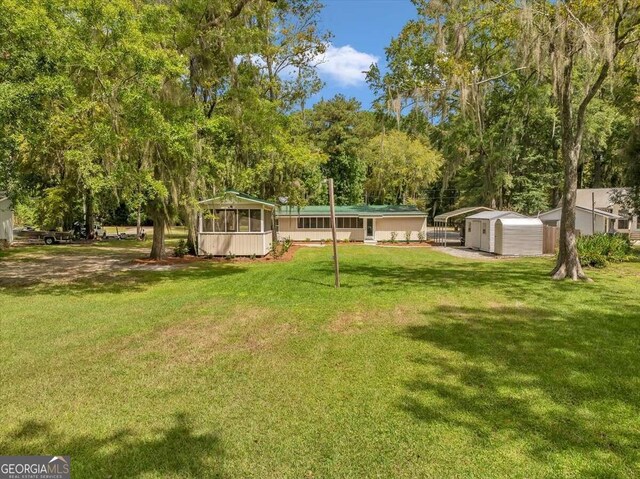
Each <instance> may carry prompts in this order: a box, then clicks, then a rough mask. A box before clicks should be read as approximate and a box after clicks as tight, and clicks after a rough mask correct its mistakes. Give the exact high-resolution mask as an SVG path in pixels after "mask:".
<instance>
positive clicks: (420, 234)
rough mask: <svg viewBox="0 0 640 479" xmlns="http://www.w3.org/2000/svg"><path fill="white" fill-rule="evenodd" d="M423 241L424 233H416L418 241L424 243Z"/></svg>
mask: <svg viewBox="0 0 640 479" xmlns="http://www.w3.org/2000/svg"><path fill="white" fill-rule="evenodd" d="M425 239H426V238H425V235H424V231H418V241H419V242H420V243H424V241H425Z"/></svg>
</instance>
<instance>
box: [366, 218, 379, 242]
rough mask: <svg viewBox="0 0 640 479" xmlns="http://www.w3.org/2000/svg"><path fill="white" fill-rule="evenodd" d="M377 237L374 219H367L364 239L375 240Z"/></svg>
mask: <svg viewBox="0 0 640 479" xmlns="http://www.w3.org/2000/svg"><path fill="white" fill-rule="evenodd" d="M375 236H376V230H375V225H374V223H373V218H367V219H366V220H365V228H364V237H365V239H374V238H375Z"/></svg>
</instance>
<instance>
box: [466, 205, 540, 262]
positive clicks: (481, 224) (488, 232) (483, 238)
mask: <svg viewBox="0 0 640 479" xmlns="http://www.w3.org/2000/svg"><path fill="white" fill-rule="evenodd" d="M500 218H523V215H521V214H520V213H515V212H514V211H482V212H480V213H476V214H473V215H471V216H467V217H466V218H465V233H464V235H465V236H464V237H465V241H464V245H465V246H466V247H468V248H473V249H477V250H480V251H486V252H488V253H495V252H496V251H495V242H496V231H495V225H496V221H497V220H498V219H500ZM541 235H542V233H541ZM541 237H542V236H541Z"/></svg>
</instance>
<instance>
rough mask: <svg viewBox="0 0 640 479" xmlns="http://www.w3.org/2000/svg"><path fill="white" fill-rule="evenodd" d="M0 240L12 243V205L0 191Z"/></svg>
mask: <svg viewBox="0 0 640 479" xmlns="http://www.w3.org/2000/svg"><path fill="white" fill-rule="evenodd" d="M0 242H7V243H9V244H11V243H13V205H12V204H11V200H10V199H9V198H8V197H7V196H6V195H5V194H3V193H0Z"/></svg>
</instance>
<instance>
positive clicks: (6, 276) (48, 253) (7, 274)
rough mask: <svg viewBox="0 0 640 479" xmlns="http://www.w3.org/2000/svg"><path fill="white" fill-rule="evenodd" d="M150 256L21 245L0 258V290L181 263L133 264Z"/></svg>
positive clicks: (139, 250)
mask: <svg viewBox="0 0 640 479" xmlns="http://www.w3.org/2000/svg"><path fill="white" fill-rule="evenodd" d="M148 254H149V249H148V248H143V247H131V248H128V247H110V246H102V245H100V246H96V245H84V244H83V245H80V244H77V245H56V246H49V247H42V246H23V247H19V248H16V249H15V250H13V251H11V250H10V254H9V255H8V256H7V257H5V258H2V259H0V287H5V288H6V287H11V286H22V287H24V286H35V285H40V284H42V285H47V284H56V285H64V284H73V283H77V282H81V281H84V280H87V279H91V278H96V277H100V278H102V279H109V277H114V278H115V277H117V275H118V274H120V273H123V272H127V271H136V270H153V271H165V270H169V269H172V268H176V267H181V266H184V265H182V264H175V265H174V264H152V263H136V261H135V260H137V259H139V258H143V257H145V256H147V255H148Z"/></svg>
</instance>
